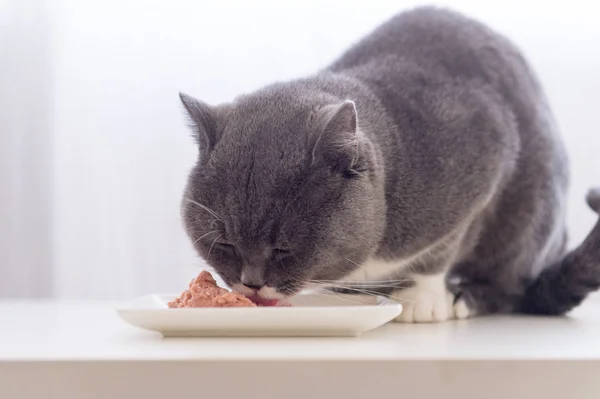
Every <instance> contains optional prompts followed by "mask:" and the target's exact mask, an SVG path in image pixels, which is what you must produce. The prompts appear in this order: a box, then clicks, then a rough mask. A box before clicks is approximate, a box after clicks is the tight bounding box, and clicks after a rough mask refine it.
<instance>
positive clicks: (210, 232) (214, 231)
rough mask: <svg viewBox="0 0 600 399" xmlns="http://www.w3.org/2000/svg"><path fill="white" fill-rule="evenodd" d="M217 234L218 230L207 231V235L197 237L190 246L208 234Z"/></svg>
mask: <svg viewBox="0 0 600 399" xmlns="http://www.w3.org/2000/svg"><path fill="white" fill-rule="evenodd" d="M218 232H219V230H213V231H209V232H208V233H206V234H204V235H202V236H200V237H198V238H197V239H196V240H194V242H193V243H192V245H194V244H196V243H197V242H198V241H200V240H201V239H203V238H204V237H206V236H208V235H209V234H212V233H218Z"/></svg>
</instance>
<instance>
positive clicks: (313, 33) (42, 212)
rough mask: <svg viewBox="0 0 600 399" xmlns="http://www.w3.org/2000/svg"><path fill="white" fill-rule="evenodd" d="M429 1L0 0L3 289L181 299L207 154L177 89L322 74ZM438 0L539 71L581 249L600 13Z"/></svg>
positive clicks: (555, 5) (590, 178) (592, 154)
mask: <svg viewBox="0 0 600 399" xmlns="http://www.w3.org/2000/svg"><path fill="white" fill-rule="evenodd" d="M419 3H422V2H415V1H399V0H389V1H374V0H369V1H366V0H362V1H348V0H340V1H334V0H301V1H299V0H294V1H289V0H288V1H285V2H284V1H275V0H273V1H267V0H260V1H259V0H254V1H242V0H240V1H231V0H230V1H210V2H209V1H164V0H163V1H141V0H138V1H126V0H118V1H116V0H103V1H91V0H90V1H75V0H56V1H50V0H48V1H47V2H44V1H29V0H23V1H19V0H0V29H1V30H0V46H2V47H0V50H1V51H2V52H0V166H1V169H0V187H1V190H2V191H1V194H2V196H1V197H0V217H1V218H2V219H1V220H0V243H2V245H0V262H1V263H0V296H1V295H15V294H22V295H42V296H46V295H53V296H56V297H61V298H114V299H121V298H128V297H132V296H135V295H138V294H142V293H147V292H156V291H179V290H180V289H181V288H182V287H183V286H184V285H185V284H187V281H188V279H189V278H191V277H192V276H193V275H194V274H196V273H197V268H198V266H199V265H200V261H199V260H198V259H197V258H196V256H195V255H194V253H193V251H192V249H191V246H190V244H189V243H188V240H187V238H186V237H185V235H184V233H183V231H182V229H181V227H180V221H179V201H180V196H181V191H182V189H183V185H184V181H185V178H186V174H187V172H188V170H189V168H190V167H191V165H192V163H193V161H194V158H195V149H194V146H193V144H192V141H191V139H190V138H189V133H188V131H187V128H186V126H185V123H184V119H183V117H182V110H181V107H180V104H179V102H178V97H177V92H178V91H180V90H181V91H185V92H187V93H189V94H192V95H194V96H197V97H199V98H201V99H203V100H205V101H207V102H209V103H218V102H221V101H227V100H230V99H232V98H233V97H234V96H235V95H237V94H240V93H243V92H247V91H250V90H253V89H256V88H258V87H260V86H261V85H264V84H266V83H268V82H271V81H275V80H283V79H289V78H294V77H299V76H303V75H307V74H310V73H312V72H314V71H316V70H318V69H319V68H321V67H324V66H326V65H327V63H329V62H331V61H332V60H333V59H334V58H335V57H336V56H338V55H339V54H340V53H341V52H342V51H343V50H344V49H345V48H346V47H347V46H349V45H350V44H351V43H353V42H354V41H356V40H357V39H358V38H360V37H361V36H362V35H364V34H366V33H368V32H369V31H370V30H371V29H372V28H374V27H375V26H376V25H377V24H379V23H381V22H383V21H384V20H386V19H387V18H389V17H390V16H392V15H393V14H394V13H396V12H399V11H401V10H403V9H406V8H409V7H411V6H413V5H415V4H419ZM438 4H446V5H451V6H452V7H454V8H456V9H458V10H461V11H464V12H466V13H468V14H469V15H471V16H474V17H477V18H479V19H481V20H482V21H484V22H486V23H488V24H490V25H491V26H492V27H494V28H496V29H497V30H499V31H501V32H503V33H504V34H506V35H507V36H509V37H510V38H511V39H513V41H515V42H516V43H517V44H518V45H519V46H520V47H521V48H522V49H523V51H524V52H525V53H526V55H527V56H528V58H529V60H530V62H531V63H532V64H533V66H534V68H535V69H536V70H537V71H538V74H539V75H540V78H541V80H542V82H543V84H544V86H545V88H546V91H547V94H548V97H549V99H550V102H551V104H552V106H553V109H554V111H555V114H556V117H557V119H558V122H559V124H560V126H561V129H562V132H563V136H564V139H565V142H566V144H567V147H568V151H569V154H570V156H571V159H572V189H571V194H570V203H569V212H568V217H569V227H570V230H571V234H572V240H573V241H572V245H573V244H575V243H577V242H579V241H580V240H581V239H582V238H583V237H584V236H585V235H586V234H587V231H588V229H589V228H591V226H592V224H593V223H594V221H595V218H594V215H593V214H592V213H591V212H590V211H588V210H587V208H586V206H585V204H584V200H583V198H584V195H585V192H586V190H587V188H588V187H590V186H592V185H594V184H596V185H600V173H599V171H600V156H599V152H600V131H599V130H600V104H599V101H598V100H597V98H598V94H599V93H600V23H598V16H599V14H600V6H598V5H596V4H595V3H594V2H592V1H569V2H564V1H563V2H550V1H529V2H525V1H522V0H521V1H504V2H481V1H448V2H445V3H439V2H438ZM3 87H4V90H3Z"/></svg>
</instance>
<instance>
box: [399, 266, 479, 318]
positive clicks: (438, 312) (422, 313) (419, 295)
mask: <svg viewBox="0 0 600 399" xmlns="http://www.w3.org/2000/svg"><path fill="white" fill-rule="evenodd" d="M395 295H396V296H397V297H398V298H399V299H400V300H401V302H402V304H403V307H404V310H403V311H402V314H401V315H400V316H398V318H396V321H399V322H403V323H431V322H440V321H446V320H450V319H465V318H467V317H469V316H470V314H471V312H470V310H469V308H468V307H467V304H466V303H465V301H464V300H462V299H459V300H458V301H456V303H455V302H454V295H453V294H452V293H451V292H449V291H448V290H447V288H446V282H445V279H444V275H435V276H415V285H414V286H413V287H411V288H408V289H404V290H401V291H398V292H397V293H396V294H395Z"/></svg>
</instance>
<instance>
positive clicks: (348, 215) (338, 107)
mask: <svg viewBox="0 0 600 399" xmlns="http://www.w3.org/2000/svg"><path fill="white" fill-rule="evenodd" d="M181 100H182V102H183V105H184V107H185V109H186V110H187V113H188V114H189V117H190V120H191V122H192V129H193V133H194V137H195V139H196V142H197V144H198V148H199V157H198V160H197V164H196V165H195V166H194V168H193V170H192V171H191V173H190V176H189V180H188V185H187V188H186V190H185V193H184V198H183V201H182V215H183V220H184V225H185V228H186V230H187V232H188V234H189V236H190V238H191V240H192V242H193V245H194V247H195V249H196V250H197V252H198V253H199V254H200V256H201V257H202V258H204V260H205V261H206V262H207V263H208V264H209V265H210V266H211V267H212V268H214V269H215V271H216V272H217V273H218V274H219V275H220V276H221V277H222V278H223V280H224V281H225V282H226V283H227V284H228V285H230V286H231V287H233V288H234V289H236V290H237V291H239V292H241V293H243V294H246V295H255V294H257V293H258V295H259V296H261V297H263V298H267V299H280V298H282V297H285V296H290V295H293V294H295V293H297V292H298V291H299V290H301V289H303V288H307V287H310V286H311V285H312V284H313V282H314V281H335V280H338V279H341V278H343V277H345V276H347V275H348V274H349V273H351V272H352V271H354V270H355V269H356V268H357V267H359V266H358V265H360V264H361V263H362V262H364V261H365V260H366V259H367V258H368V257H369V256H370V255H371V254H372V253H373V251H374V250H375V248H376V246H377V244H378V242H379V241H380V239H381V237H382V234H383V229H384V214H385V210H384V209H383V207H384V199H383V188H382V187H383V176H382V172H381V166H380V165H379V164H378V162H379V161H378V157H377V155H376V151H375V150H374V147H373V145H372V143H371V142H370V141H369V140H368V139H367V138H366V136H365V135H364V134H363V132H362V131H361V130H360V128H359V124H358V122H357V121H358V116H357V110H356V107H355V104H354V102H352V101H349V100H345V101H344V100H340V99H336V98H333V97H329V96H323V95H317V94H313V93H304V92H302V91H301V90H297V89H293V88H288V87H285V86H283V85H276V86H271V87H269V88H266V89H263V90H262V91H259V92H257V93H254V94H252V95H247V96H243V97H240V98H238V99H236V100H235V101H234V102H233V103H230V104H224V105H220V106H214V107H213V106H209V105H207V104H205V103H203V102H201V101H198V100H196V99H194V98H192V97H189V96H187V95H183V94H182V95H181Z"/></svg>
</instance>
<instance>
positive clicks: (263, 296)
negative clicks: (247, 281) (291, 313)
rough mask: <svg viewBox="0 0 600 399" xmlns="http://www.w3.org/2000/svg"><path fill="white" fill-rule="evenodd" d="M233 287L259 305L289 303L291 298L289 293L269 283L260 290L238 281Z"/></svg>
mask: <svg viewBox="0 0 600 399" xmlns="http://www.w3.org/2000/svg"><path fill="white" fill-rule="evenodd" d="M231 289H233V290H234V291H236V292H239V293H240V294H242V295H244V296H245V297H247V298H248V299H250V300H251V301H252V302H254V303H256V304H257V305H259V306H279V305H280V304H282V303H287V301H288V299H289V296H288V295H284V294H281V293H280V292H278V291H277V289H275V288H274V287H270V286H268V285H265V286H264V287H262V288H261V289H260V290H258V291H256V290H254V289H252V288H248V287H246V286H245V285H243V284H239V283H237V284H233V285H232V286H231Z"/></svg>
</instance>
